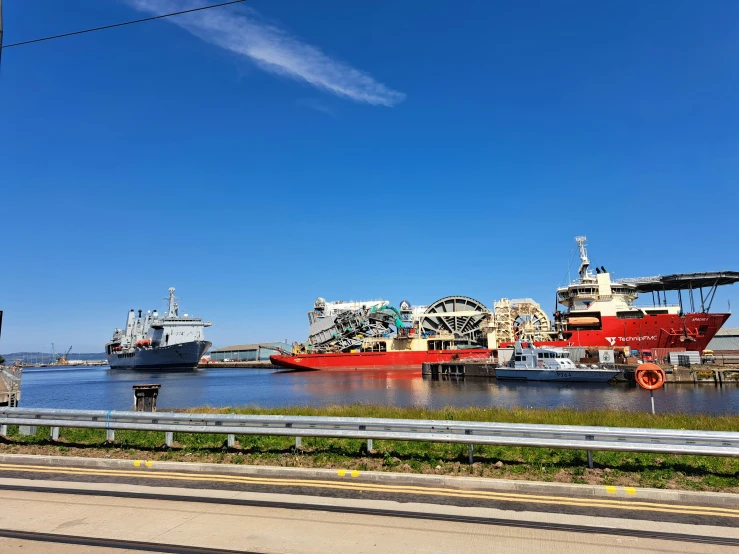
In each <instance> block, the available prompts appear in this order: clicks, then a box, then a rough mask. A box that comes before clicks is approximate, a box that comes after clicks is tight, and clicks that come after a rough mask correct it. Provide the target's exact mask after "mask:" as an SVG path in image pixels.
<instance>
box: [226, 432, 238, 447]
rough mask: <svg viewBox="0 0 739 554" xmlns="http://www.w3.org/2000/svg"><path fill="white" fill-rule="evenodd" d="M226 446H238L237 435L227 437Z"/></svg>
mask: <svg viewBox="0 0 739 554" xmlns="http://www.w3.org/2000/svg"><path fill="white" fill-rule="evenodd" d="M226 446H228V447H229V448H233V447H234V446H236V435H228V438H227V439H226Z"/></svg>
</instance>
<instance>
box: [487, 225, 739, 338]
mask: <svg viewBox="0 0 739 554" xmlns="http://www.w3.org/2000/svg"><path fill="white" fill-rule="evenodd" d="M575 240H576V241H577V243H578V249H579V253H580V269H579V271H578V273H579V278H578V279H576V280H575V281H574V282H572V283H570V284H569V285H567V286H564V287H560V288H558V289H557V302H558V303H559V304H561V305H562V306H564V308H565V310H564V311H561V312H560V311H556V312H555V313H554V318H553V319H554V321H553V323H554V324H553V325H552V324H551V323H550V322H549V320H548V318H546V316H543V314H540V315H539V316H536V317H533V318H522V319H520V320H518V321H516V322H515V323H514V325H513V326H512V329H510V330H509V332H508V333H505V332H501V331H499V332H498V334H497V341H498V343H499V345H500V346H506V347H510V346H513V344H514V342H515V341H516V340H530V341H532V342H534V344H536V345H537V346H554V347H557V346H585V347H588V346H592V347H609V348H614V347H628V348H629V349H638V350H643V349H655V348H684V349H685V350H692V351H702V350H704V349H705V348H706V347H707V346H708V343H709V342H710V341H711V339H712V338H713V336H714V335H715V334H716V333H717V332H718V330H719V329H720V328H721V326H722V325H723V324H724V323H725V322H726V320H727V319H729V317H730V316H731V314H730V313H711V312H710V310H711V304H712V301H713V298H714V295H715V293H716V289H717V287H718V286H721V285H728V284H733V283H735V282H737V281H739V273H737V272H735V271H722V272H712V273H685V274H675V275H665V276H656V277H641V278H633V279H619V280H616V279H613V278H612V276H611V273H609V272H608V271H607V270H606V268H605V267H604V266H601V267H600V268H598V267H596V268H595V273H593V271H592V270H591V269H590V259H589V257H588V252H587V249H586V247H585V242H586V237H584V236H581V237H576V238H575ZM704 289H707V290H706V292H705V294H704ZM667 291H677V293H678V298H679V303H678V304H668V303H667V294H666V293H667ZM650 292H651V293H652V300H653V302H652V306H637V305H635V303H634V302H635V300H636V299H637V297H638V296H639V294H640V293H641V294H644V293H650ZM696 292H698V293H700V308H699V309H696V306H695V296H696V295H695V294H694V293H696ZM655 294H656V300H655ZM683 296H685V297H686V298H685V299H684V298H683ZM684 300H685V302H687V301H689V306H688V310H684V309H683V305H684V303H685V302H684ZM498 306H499V305H498V303H496V312H495V318H496V319H497V320H499V321H502V320H503V317H502V316H503V314H504V311H503V310H499V309H498ZM498 327H499V328H500V326H498Z"/></svg>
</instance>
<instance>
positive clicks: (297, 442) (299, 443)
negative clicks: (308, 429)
mask: <svg viewBox="0 0 739 554" xmlns="http://www.w3.org/2000/svg"><path fill="white" fill-rule="evenodd" d="M301 448H303V437H295V450H300V449H301Z"/></svg>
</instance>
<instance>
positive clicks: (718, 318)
mask: <svg viewBox="0 0 739 554" xmlns="http://www.w3.org/2000/svg"><path fill="white" fill-rule="evenodd" d="M730 315H731V314H703V313H693V314H685V315H684V316H683V317H680V316H679V315H677V314H657V315H647V316H646V317H643V318H639V319H619V318H617V317H604V318H603V320H602V327H603V328H602V329H580V330H575V331H571V336H570V337H569V338H568V339H567V340H559V341H546V342H541V343H539V342H536V343H535V344H536V345H537V346H585V347H587V346H611V347H623V346H628V347H630V348H631V349H635V350H649V349H654V348H685V350H691V351H697V352H702V351H703V350H705V349H706V348H707V347H708V343H709V342H711V339H712V338H713V337H714V335H715V334H716V333H717V332H718V330H719V329H721V327H722V326H723V324H724V323H726V320H727V319H729V316H730ZM501 346H511V345H509V344H504V345H501Z"/></svg>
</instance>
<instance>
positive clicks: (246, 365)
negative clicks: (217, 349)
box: [198, 360, 275, 369]
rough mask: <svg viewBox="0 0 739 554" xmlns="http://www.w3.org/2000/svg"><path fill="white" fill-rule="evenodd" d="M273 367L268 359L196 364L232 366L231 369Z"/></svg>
mask: <svg viewBox="0 0 739 554" xmlns="http://www.w3.org/2000/svg"><path fill="white" fill-rule="evenodd" d="M273 367H275V366H274V365H272V362H270V361H269V360H259V361H252V362H208V363H205V364H204V363H200V364H198V369H215V368H232V369H269V368H273Z"/></svg>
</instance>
